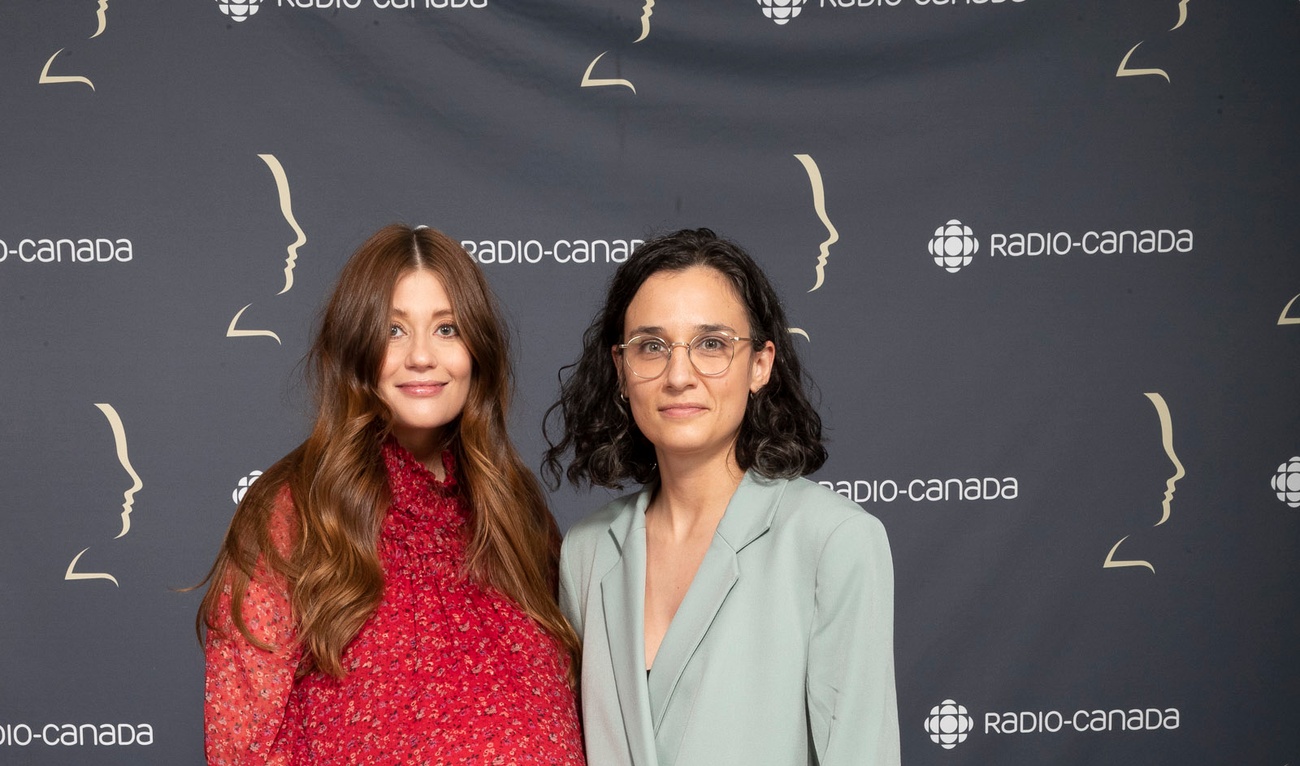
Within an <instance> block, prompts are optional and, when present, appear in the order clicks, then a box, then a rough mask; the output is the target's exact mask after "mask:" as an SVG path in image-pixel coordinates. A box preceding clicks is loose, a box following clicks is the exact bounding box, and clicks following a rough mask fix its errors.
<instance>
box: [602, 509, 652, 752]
mask: <svg viewBox="0 0 1300 766" xmlns="http://www.w3.org/2000/svg"><path fill="white" fill-rule="evenodd" d="M651 491H652V488H646V489H643V490H642V491H641V493H640V494H639V495H638V496H637V498H636V504H635V507H634V509H633V512H632V513H631V514H627V515H625V516H621V517H620V518H618V519H616V520H615V521H614V523H613V524H611V525H610V528H609V533H610V536H611V537H613V538H614V543H615V544H616V545H617V546H618V549H619V554H620V559H619V562H618V564H617V565H615V567H614V568H613V569H611V570H610V571H609V573H608V574H606V575H605V577H604V578H602V579H601V581H600V597H601V605H602V608H603V609H604V613H605V633H606V637H607V638H608V639H609V655H610V661H611V663H612V665H613V671H614V686H615V688H616V690H617V692H618V704H619V709H620V711H621V712H622V715H623V728H624V730H625V731H626V732H627V743H628V750H629V752H630V753H631V756H632V763H633V764H635V766H655V764H657V763H658V761H657V759H656V757H655V749H654V730H653V728H652V727H651V723H650V706H649V698H648V696H647V691H646V672H645V627H644V626H645V566H646V543H645V509H646V505H648V504H649V502H650V496H651Z"/></svg>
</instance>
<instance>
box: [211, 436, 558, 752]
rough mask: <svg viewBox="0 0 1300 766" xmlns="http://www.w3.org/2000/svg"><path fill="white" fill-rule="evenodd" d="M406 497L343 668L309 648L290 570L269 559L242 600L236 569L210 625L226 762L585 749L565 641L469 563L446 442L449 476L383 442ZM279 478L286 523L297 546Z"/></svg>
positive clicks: (395, 497)
mask: <svg viewBox="0 0 1300 766" xmlns="http://www.w3.org/2000/svg"><path fill="white" fill-rule="evenodd" d="M383 459H384V462H385V465H386V468H387V471H388V480H389V486H390V488H391V494H392V506H391V507H390V508H389V509H388V511H387V513H386V514H385V517H384V520H383V527H382V530H381V533H380V538H379V558H380V562H381V564H382V566H383V571H384V595H383V599H382V600H381V601H380V603H379V606H378V607H377V608H376V610H375V612H374V613H373V614H372V615H371V616H370V618H369V619H368V620H367V621H366V623H365V624H364V625H363V626H362V628H361V630H360V632H359V633H358V634H357V636H356V638H355V639H353V641H352V642H351V643H350V644H348V646H347V648H346V649H345V650H344V652H343V657H342V664H343V667H344V669H345V671H346V675H344V677H343V678H333V677H331V676H328V675H325V674H324V673H321V672H319V671H313V672H311V673H309V674H308V675H306V676H303V677H302V678H298V679H295V670H296V668H297V667H298V664H299V661H300V659H301V652H300V650H299V648H298V646H297V643H296V640H295V639H296V634H295V626H294V621H293V617H292V614H291V609H290V602H289V598H288V593H287V588H286V584H285V582H284V581H283V579H282V578H279V577H277V576H275V575H273V574H272V573H271V572H270V571H269V569H268V568H266V567H265V566H264V565H262V564H260V563H259V566H258V569H257V571H256V572H255V573H254V576H253V578H252V581H251V582H250V584H249V588H248V593H247V596H246V597H245V599H244V603H243V615H244V618H245V621H246V623H247V625H248V628H249V630H250V632H251V633H252V634H253V635H254V636H256V637H257V638H258V639H259V640H261V641H263V642H264V643H266V644H268V645H269V646H270V647H271V649H270V650H269V651H268V650H264V649H261V648H259V647H257V646H256V645H254V644H253V643H251V642H250V641H248V639H246V638H245V637H244V636H243V635H242V634H241V633H240V632H239V630H238V629H237V628H235V627H234V625H233V624H232V622H231V618H230V589H229V584H227V585H226V591H225V593H224V594H223V596H222V598H221V600H220V602H219V605H218V609H217V612H216V615H215V617H216V620H215V624H216V625H217V626H218V627H219V628H220V629H219V630H209V631H208V635H207V640H206V644H205V654H206V658H207V677H206V694H205V705H204V719H205V721H204V723H205V749H206V752H207V757H208V763H209V764H212V765H213V766H218V765H220V766H244V765H245V764H258V765H259V766H260V765H261V764H275V765H277V766H290V765H297V764H313V766H332V765H333V764H349V765H352V764H355V765H362V764H365V765H369V764H485V765H486V764H492V765H493V766H496V765H498V764H500V765H502V766H508V765H509V764H577V765H580V764H582V763H583V753H582V739H581V733H580V731H579V727H578V718H577V711H576V707H575V700H574V695H573V692H572V690H571V689H570V688H569V685H568V682H567V678H568V671H569V658H568V655H567V653H566V652H564V650H563V648H562V647H561V645H560V644H559V643H558V642H556V641H555V640H554V639H553V638H552V637H551V636H550V635H549V634H548V633H546V632H545V631H544V630H543V629H542V628H541V627H540V626H539V625H538V624H537V623H536V622H534V621H533V620H532V619H531V618H530V617H529V616H528V615H527V614H525V613H524V612H523V611H522V610H521V609H520V608H519V607H518V606H517V605H516V604H515V603H514V602H512V601H511V600H509V599H508V598H506V597H505V596H503V595H501V594H500V593H498V592H497V591H495V590H493V589H491V588H488V587H485V586H482V585H480V584H478V583H476V582H474V581H473V580H471V579H469V578H467V577H466V576H465V573H464V567H463V565H464V561H465V547H466V541H467V523H468V518H467V516H466V510H465V508H464V507H463V505H462V502H461V500H460V497H459V493H458V492H457V488H456V479H455V470H454V469H455V466H454V463H453V460H452V458H451V454H450V453H444V455H443V464H444V466H445V467H446V472H447V473H446V475H447V479H446V480H445V481H439V480H438V479H437V478H436V477H435V476H434V475H433V474H432V473H431V472H430V471H429V470H428V469H426V468H425V467H424V466H423V465H421V464H420V463H419V462H418V461H417V460H415V458H414V457H412V456H411V455H410V453H408V452H407V451H406V450H404V449H403V448H402V447H400V446H399V445H397V444H396V443H395V442H393V441H391V440H390V441H389V442H387V443H386V444H385V445H384V447H383ZM294 519H295V515H294V511H293V504H292V499H291V498H290V496H289V492H288V490H287V488H286V489H281V490H280V495H279V498H278V500H277V502H276V506H275V509H274V517H273V519H272V537H273V539H274V541H275V544H276V545H277V546H278V547H279V548H280V550H282V551H288V550H289V549H290V548H291V547H292V541H293V539H294V535H295V530H294V525H295V523H296V522H295V520H294Z"/></svg>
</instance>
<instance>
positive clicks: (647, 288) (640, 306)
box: [614, 266, 775, 464]
mask: <svg viewBox="0 0 1300 766" xmlns="http://www.w3.org/2000/svg"><path fill="white" fill-rule="evenodd" d="M715 332H716V333H718V334H720V335H727V336H741V337H749V336H750V335H751V328H750V326H749V319H748V315H747V313H746V311H745V306H744V304H742V303H741V301H740V298H739V297H738V295H737V293H736V290H735V288H734V287H732V285H731V283H730V282H729V281H727V278H726V277H724V276H723V275H722V274H721V273H719V272H718V271H716V270H714V269H711V268H708V267H706V266H692V267H690V268H688V269H685V270H683V271H660V272H657V273H655V274H652V275H651V276H650V277H648V278H647V279H646V281H645V282H644V283H642V285H641V287H640V289H638V290H637V292H636V295H635V296H634V297H633V298H632V302H631V303H630V304H628V307H627V311H626V312H625V313H624V317H623V338H622V340H623V341H624V342H627V341H628V340H629V339H631V338H633V337H635V336H638V335H640V336H646V335H653V336H656V337H658V338H662V339H663V340H665V341H667V342H668V343H689V342H691V340H692V339H694V338H695V337H696V336H698V335H700V334H702V333H715ZM753 348H754V347H753V344H752V343H751V342H749V341H739V342H738V343H736V350H735V357H734V358H733V359H732V362H731V366H730V367H729V368H728V369H727V371H726V372H724V373H722V374H721V375H713V376H706V375H701V374H700V373H699V372H698V371H696V369H695V368H694V367H693V366H692V365H691V362H690V359H689V358H688V357H687V354H686V347H685V346H676V347H675V348H674V349H673V352H672V356H671V357H670V359H669V361H668V368H667V369H666V370H665V371H664V373H663V374H662V375H660V376H658V377H657V378H653V379H650V380H646V379H644V378H639V377H637V376H635V375H633V374H632V373H631V372H630V371H628V369H627V367H626V366H625V365H624V363H623V359H622V357H621V355H620V353H619V350H618V349H617V348H615V349H614V363H615V364H616V365H617V366H618V371H619V381H620V386H621V387H622V390H623V393H624V395H626V396H627V399H628V404H629V405H630V407H631V410H632V417H633V419H635V421H636V424H637V427H638V428H640V429H641V433H642V434H644V435H645V437H646V438H647V439H649V440H650V443H651V444H653V445H654V447H655V453H656V455H657V456H658V459H659V462H660V464H664V463H666V462H668V461H669V460H680V459H687V460H690V461H692V462H694V461H705V462H707V461H713V460H717V459H727V460H730V461H731V462H734V458H735V455H734V453H735V444H736V437H737V435H738V434H739V433H740V424H741V421H743V420H744V417H745V407H746V405H747V403H748V400H749V394H750V392H751V391H757V390H758V389H760V388H762V387H763V385H764V384H766V383H767V379H768V376H769V375H770V374H771V372H772V360H773V357H774V356H775V347H774V346H773V345H772V343H771V342H770V341H769V342H767V343H765V344H764V345H763V347H762V348H761V349H759V350H758V351H754V350H753Z"/></svg>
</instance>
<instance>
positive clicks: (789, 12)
mask: <svg viewBox="0 0 1300 766" xmlns="http://www.w3.org/2000/svg"><path fill="white" fill-rule="evenodd" d="M805 2H807V0H758V4H759V5H761V6H763V15H764V16H766V17H768V18H769V19H771V20H772V21H775V22H776V23H777V24H780V25H784V24H788V23H789V22H790V19H793V18H794V17H795V16H798V15H799V11H801V10H803V9H802V8H801V7H800V6H802V5H803V4H804V3H805Z"/></svg>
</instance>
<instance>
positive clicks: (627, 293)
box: [542, 229, 826, 489]
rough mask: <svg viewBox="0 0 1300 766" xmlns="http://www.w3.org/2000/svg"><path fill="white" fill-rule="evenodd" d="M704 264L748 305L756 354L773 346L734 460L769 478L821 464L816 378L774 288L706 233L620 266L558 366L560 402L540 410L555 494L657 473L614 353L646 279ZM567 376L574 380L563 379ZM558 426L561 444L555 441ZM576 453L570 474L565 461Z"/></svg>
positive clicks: (655, 243) (733, 247)
mask: <svg viewBox="0 0 1300 766" xmlns="http://www.w3.org/2000/svg"><path fill="white" fill-rule="evenodd" d="M692 266H707V267H709V268H711V269H715V270H717V271H718V272H719V273H721V274H722V275H723V276H725V277H726V278H727V279H728V280H729V281H730V282H731V284H732V285H733V286H734V287H735V289H736V293H737V296H738V297H739V298H740V300H741V302H742V303H743V304H744V305H745V311H746V313H747V314H748V318H749V325H750V333H749V334H750V336H752V337H753V343H754V348H755V349H756V350H757V349H761V348H762V347H763V345H764V344H765V343H767V342H768V341H771V342H772V343H773V344H774V345H775V346H776V356H775V360H774V363H773V367H772V375H771V377H770V378H769V380H768V382H767V384H766V385H765V386H763V387H762V388H761V389H759V390H758V392H756V393H755V394H754V395H753V396H751V397H750V400H749V404H748V406H747V407H746V409H745V418H744V420H743V421H742V423H741V426H740V435H739V437H738V439H737V442H736V462H737V463H738V464H739V465H740V467H741V468H742V469H744V470H749V469H750V468H753V469H754V470H755V471H757V472H758V473H760V474H762V475H764V476H766V477H768V478H787V479H789V478H794V477H796V476H802V475H804V474H808V473H812V472H813V471H816V470H817V469H818V468H820V467H821V466H822V464H823V463H825V462H826V448H825V446H823V443H822V442H823V437H822V421H821V417H820V416H819V415H818V414H817V411H816V410H815V409H814V408H813V406H812V404H811V403H810V401H809V398H808V394H807V391H808V390H809V389H811V388H812V387H813V384H812V381H811V380H810V379H809V378H808V376H807V375H806V374H805V373H804V371H803V367H802V365H800V363H799V356H798V354H797V353H795V348H794V343H793V342H792V341H791V338H790V326H789V323H788V322H787V321H786V318H785V310H784V309H783V308H782V307H781V301H780V299H779V298H778V297H777V294H776V290H775V289H774V288H773V287H772V283H771V282H770V281H769V280H768V278H767V275H766V274H764V273H763V270H762V269H760V268H759V267H758V264H756V263H754V259H753V258H750V256H749V254H748V253H746V252H745V251H744V250H743V249H741V247H740V246H739V245H737V244H736V243H734V242H731V241H729V240H726V239H723V238H721V237H719V236H718V235H716V234H714V233H713V232H712V231H710V230H708V229H683V230H682V231H678V232H675V233H673V234H668V235H665V236H662V237H657V238H655V239H651V240H649V241H647V242H645V243H644V244H642V245H641V246H640V247H638V248H637V249H636V250H635V251H633V253H632V255H631V256H630V257H629V258H628V259H627V261H626V262H624V263H623V264H622V265H621V266H619V267H618V270H617V271H616V272H614V276H613V278H612V279H611V280H610V284H609V290H608V292H607V294H606V296H605V305H604V306H603V307H602V308H601V310H600V311H599V312H598V313H597V314H596V316H595V318H594V319H592V322H591V326H590V327H588V328H587V330H586V332H585V333H583V336H582V355H581V356H579V357H578V361H576V362H575V363H573V364H571V365H567V366H565V367H563V368H561V369H560V374H559V377H560V398H559V401H557V402H555V404H552V405H551V406H550V407H549V408H548V409H547V410H546V416H545V419H544V422H543V433H544V434H545V436H546V442H547V444H549V445H550V448H549V449H547V450H546V455H545V458H544V459H543V463H542V472H543V474H544V475H545V476H546V478H547V483H548V484H549V485H550V486H551V488H552V489H558V488H559V486H560V483H561V482H562V480H563V479H564V478H568V480H569V481H570V482H571V483H573V484H574V485H575V486H581V485H582V484H583V483H584V482H586V483H590V484H594V485H598V486H602V487H610V488H613V489H621V488H622V486H623V482H624V481H625V480H627V479H631V480H633V481H635V482H637V483H640V484H645V483H647V482H649V481H651V480H653V479H655V478H656V477H657V476H658V473H659V469H658V464H657V462H656V459H655V450H654V445H652V444H651V443H650V441H649V440H648V439H646V438H645V436H644V435H643V434H642V433H641V430H640V429H639V428H637V425H636V422H635V421H634V420H633V419H632V415H631V412H630V411H629V409H628V406H627V402H626V401H625V400H623V399H621V398H620V396H619V382H618V371H617V369H616V368H615V365H614V364H613V363H612V359H611V356H610V349H611V348H612V347H613V346H614V345H616V344H618V343H622V342H623V317H624V315H625V314H626V313H627V307H628V305H629V304H630V303H631V302H632V299H633V297H634V296H635V295H636V293H637V291H638V290H639V289H640V288H641V285H642V284H644V283H645V281H646V279H648V278H649V277H650V276H651V275H652V274H655V273H657V272H660V271H683V270H685V269H688V268H690V267H692ZM570 370H572V374H570V375H568V377H567V379H566V377H565V373H566V372H568V371H570ZM557 419H558V421H559V423H558V428H559V429H560V430H561V431H562V433H561V435H560V438H559V440H558V441H557V440H553V439H552V438H551V432H552V427H553V423H554V421H555V420H557ZM570 451H572V452H573V460H572V461H571V462H570V463H569V465H568V468H564V467H563V466H562V464H561V463H562V458H563V457H564V456H565V455H566V454H567V453H568V452H570Z"/></svg>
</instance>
